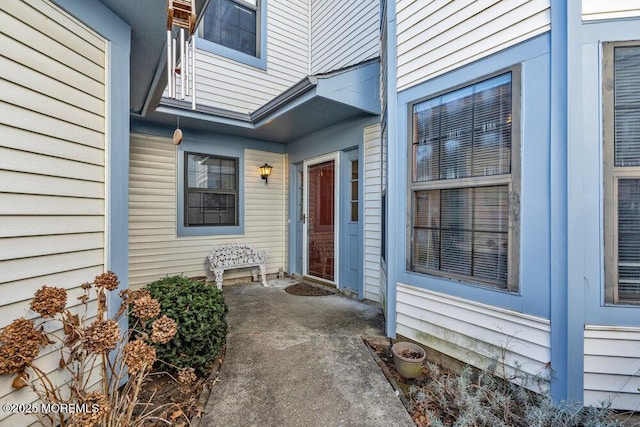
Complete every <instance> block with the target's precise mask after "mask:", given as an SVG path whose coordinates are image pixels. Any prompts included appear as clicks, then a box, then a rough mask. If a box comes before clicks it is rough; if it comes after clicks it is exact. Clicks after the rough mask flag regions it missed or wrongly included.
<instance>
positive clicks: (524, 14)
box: [397, 0, 550, 90]
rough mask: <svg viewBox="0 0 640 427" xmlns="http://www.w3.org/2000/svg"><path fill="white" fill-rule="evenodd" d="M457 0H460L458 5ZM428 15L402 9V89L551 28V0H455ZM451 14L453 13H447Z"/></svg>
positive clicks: (399, 25)
mask: <svg viewBox="0 0 640 427" xmlns="http://www.w3.org/2000/svg"><path fill="white" fill-rule="evenodd" d="M453 3H456V4H453ZM438 4H439V3H438V2H433V3H431V4H430V6H432V8H424V9H426V12H425V13H426V15H424V14H420V13H411V11H412V8H411V7H409V5H407V7H405V8H404V9H403V10H402V11H401V12H398V43H399V45H398V56H397V61H398V68H397V73H398V89H399V90H403V89H405V88H408V87H410V86H412V85H415V84H417V83H420V82H422V81H425V80H428V79H430V78H433V77H435V76H437V75H440V74H442V73H444V72H446V71H449V70H451V69H453V68H456V67H460V66H462V65H464V64H468V63H470V62H472V61H475V60H477V59H480V58H482V57H484V56H487V55H490V54H492V53H495V52H497V51H499V50H502V49H504V48H506V47H509V46H512V45H514V44H517V43H519V42H521V41H524V40H527V39H529V38H531V37H534V36H536V35H538V34H541V33H543V32H545V31H548V29H549V28H550V9H549V7H550V6H549V0H518V1H511V2H503V1H500V2H496V1H495V0H485V1H478V2H470V1H467V2H466V4H465V7H464V8H459V7H460V5H462V4H463V3H462V2H452V4H451V5H449V6H448V7H447V8H444V7H443V8H442V11H441V10H439V9H438V7H437V6H438ZM447 13H449V15H447Z"/></svg>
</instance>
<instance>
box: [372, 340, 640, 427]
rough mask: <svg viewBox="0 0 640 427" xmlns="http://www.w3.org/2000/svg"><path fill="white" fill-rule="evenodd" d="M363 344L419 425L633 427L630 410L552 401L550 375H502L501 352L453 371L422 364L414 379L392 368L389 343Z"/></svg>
mask: <svg viewBox="0 0 640 427" xmlns="http://www.w3.org/2000/svg"><path fill="white" fill-rule="evenodd" d="M366 342H367V344H368V345H369V347H370V348H371V349H372V351H373V352H374V354H375V355H376V356H377V358H378V364H379V365H380V367H381V368H382V370H383V372H384V373H385V375H386V376H387V377H388V378H389V381H390V382H391V383H392V385H394V387H395V388H396V390H398V392H399V393H400V398H401V400H402V401H403V403H404V405H405V407H406V408H407V411H408V412H409V414H410V415H411V417H412V418H413V420H414V422H415V423H416V426H418V427H427V426H429V427H439V426H487V427H488V426H491V427H495V426H516V427H530V426H537V427H556V426H561V427H562V426H621V425H627V426H630V425H638V424H637V423H636V422H635V421H634V420H633V418H632V417H630V414H628V413H619V412H616V411H613V410H612V409H610V407H609V405H608V404H607V403H606V402H605V403H603V404H602V405H600V406H588V407H583V406H582V405H581V404H579V403H576V402H573V403H569V402H561V403H556V402H553V400H552V399H551V396H550V393H549V392H548V390H547V388H546V387H545V383H548V381H549V379H550V375H551V373H550V372H548V373H544V374H542V375H530V374H527V373H525V372H523V371H522V370H519V369H516V370H515V372H514V373H513V374H511V375H507V374H506V371H507V370H506V367H505V362H504V358H503V355H504V351H503V352H502V355H497V357H496V358H495V360H494V361H493V363H492V364H491V365H490V366H488V367H487V368H486V369H484V370H479V369H476V368H472V367H470V366H467V367H465V368H464V369H462V371H461V372H452V371H450V370H447V369H445V368H443V367H441V366H439V365H438V364H436V363H431V362H425V364H424V365H423V368H422V371H421V373H420V375H419V376H418V377H417V378H415V379H405V378H403V377H402V376H400V375H399V374H398V373H397V372H396V371H395V368H394V365H393V356H392V354H391V351H390V346H389V343H388V342H386V343H385V342H384V341H376V340H366ZM504 378H507V379H508V380H509V381H506V380H505V379H504ZM516 383H517V384H516ZM518 384H520V385H518ZM522 385H529V386H531V387H529V388H532V389H537V390H538V392H533V391H531V390H530V389H528V388H525V387H523V386H522Z"/></svg>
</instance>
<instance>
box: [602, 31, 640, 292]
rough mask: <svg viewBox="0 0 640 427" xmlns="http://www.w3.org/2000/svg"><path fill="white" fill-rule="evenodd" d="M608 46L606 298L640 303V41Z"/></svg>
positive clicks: (605, 47) (605, 81) (606, 107)
mask: <svg viewBox="0 0 640 427" xmlns="http://www.w3.org/2000/svg"><path fill="white" fill-rule="evenodd" d="M603 47H604V52H603V53H604V55H603V60H604V65H603V73H604V85H603V90H604V94H603V95H604V180H605V182H604V193H605V203H604V210H605V212H604V218H605V233H604V238H605V244H604V247H605V300H606V302H607V303H616V304H624V303H636V304H637V303H640V42H627V43H605V44H604V45H603Z"/></svg>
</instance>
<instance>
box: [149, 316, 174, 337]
mask: <svg viewBox="0 0 640 427" xmlns="http://www.w3.org/2000/svg"><path fill="white" fill-rule="evenodd" d="M176 333H178V325H177V323H176V321H175V320H173V319H172V318H170V317H167V316H164V315H163V316H162V317H159V318H157V319H156V320H154V321H153V324H152V325H151V341H153V342H155V343H158V344H166V343H168V342H169V341H171V339H172V338H173V337H174V336H175V335H176Z"/></svg>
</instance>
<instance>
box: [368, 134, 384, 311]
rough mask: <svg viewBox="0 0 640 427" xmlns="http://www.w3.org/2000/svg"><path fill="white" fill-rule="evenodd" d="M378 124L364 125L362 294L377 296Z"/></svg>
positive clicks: (378, 298)
mask: <svg viewBox="0 0 640 427" xmlns="http://www.w3.org/2000/svg"><path fill="white" fill-rule="evenodd" d="M380 159H381V152H380V125H379V124H375V125H373V126H369V127H367V128H365V129H364V297H365V299H368V300H371V301H376V302H381V300H380V210H381V200H380V188H381V187H380V172H381V168H380V162H381V160H380Z"/></svg>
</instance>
